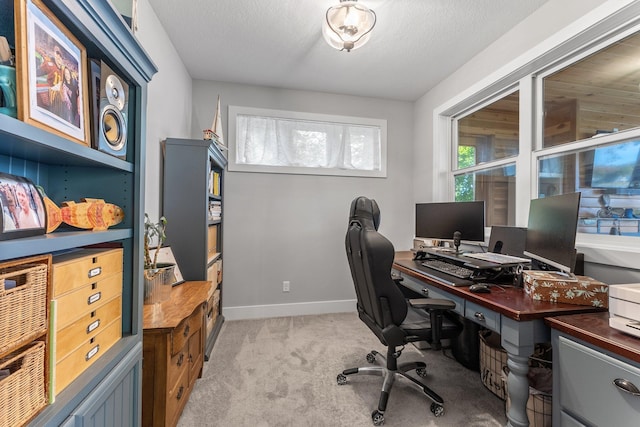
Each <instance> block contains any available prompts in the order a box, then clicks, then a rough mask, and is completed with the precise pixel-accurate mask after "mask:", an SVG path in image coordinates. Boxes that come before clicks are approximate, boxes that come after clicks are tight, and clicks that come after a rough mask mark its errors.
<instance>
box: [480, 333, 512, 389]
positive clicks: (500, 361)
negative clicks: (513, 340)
mask: <svg viewBox="0 0 640 427" xmlns="http://www.w3.org/2000/svg"><path fill="white" fill-rule="evenodd" d="M479 336H480V379H481V380H482V384H484V386H485V387H486V388H488V389H489V391H491V393H493V394H495V395H496V396H498V397H499V398H500V399H502V400H504V399H505V398H506V391H505V387H504V382H503V380H502V375H503V374H502V373H503V368H506V367H507V352H506V351H505V350H504V349H503V348H502V346H501V345H500V335H498V334H496V333H495V332H491V331H487V330H483V331H480V332H479Z"/></svg>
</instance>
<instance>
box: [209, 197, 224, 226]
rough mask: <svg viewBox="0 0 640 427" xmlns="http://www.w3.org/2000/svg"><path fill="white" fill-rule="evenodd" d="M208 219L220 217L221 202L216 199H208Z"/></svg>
mask: <svg viewBox="0 0 640 427" xmlns="http://www.w3.org/2000/svg"><path fill="white" fill-rule="evenodd" d="M208 216H209V221H213V220H216V219H220V218H221V217H222V202H220V201H218V200H210V201H209V214H208Z"/></svg>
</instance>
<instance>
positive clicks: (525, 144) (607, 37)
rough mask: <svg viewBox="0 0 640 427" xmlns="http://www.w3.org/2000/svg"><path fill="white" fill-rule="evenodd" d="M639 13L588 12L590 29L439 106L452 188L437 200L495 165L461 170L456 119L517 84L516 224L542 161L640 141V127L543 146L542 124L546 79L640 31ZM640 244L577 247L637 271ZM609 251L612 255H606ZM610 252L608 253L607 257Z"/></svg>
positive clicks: (558, 40) (605, 238) (606, 240)
mask: <svg viewBox="0 0 640 427" xmlns="http://www.w3.org/2000/svg"><path fill="white" fill-rule="evenodd" d="M639 15H640V2H629V4H626V5H624V6H621V7H619V8H618V9H617V10H616V11H615V12H613V13H611V12H609V11H605V10H604V9H600V10H596V11H595V12H592V13H590V14H588V15H587V18H583V21H584V23H583V25H584V28H580V29H579V28H577V27H576V26H575V25H574V26H571V27H568V28H567V29H565V30H563V31H561V32H559V33H558V34H556V35H554V36H553V37H550V38H549V39H547V40H545V41H544V42H542V43H541V44H540V45H538V46H536V47H535V48H533V49H531V50H530V51H528V52H526V53H525V54H523V55H522V56H521V57H518V58H516V59H515V60H513V61H512V62H510V63H509V64H507V66H505V67H503V68H502V69H501V70H500V71H499V72H496V73H494V74H491V75H489V76H488V77H486V78H484V79H482V80H481V81H479V82H478V83H477V84H475V85H473V86H472V87H471V88H469V89H467V90H466V91H464V92H462V93H460V94H459V95H458V96H455V97H453V98H452V99H450V100H449V101H448V102H446V103H444V104H442V105H441V106H439V107H437V108H435V109H434V112H433V125H434V126H433V137H434V141H447V142H448V143H447V144H434V145H433V154H434V174H437V175H440V176H443V177H446V186H440V187H434V197H435V199H436V200H453V198H454V197H455V180H454V175H459V174H461V173H463V172H471V171H472V170H474V169H479V168H484V166H487V167H488V166H489V163H486V164H482V165H481V166H478V167H474V168H465V169H456V165H457V164H456V159H455V157H456V156H457V132H456V128H455V126H454V125H453V122H454V120H455V118H456V117H460V116H461V115H462V114H469V112H470V111H473V110H474V109H475V108H480V106H481V105H482V104H483V103H484V104H486V102H487V100H488V99H495V97H496V96H499V95H500V94H502V93H504V92H505V91H506V90H508V88H509V87H514V86H515V87H517V88H519V90H520V143H519V154H518V156H517V157H516V158H515V161H516V225H520V226H526V225H527V222H528V215H529V201H530V200H531V198H532V195H537V194H538V160H539V158H540V157H543V156H548V155H550V154H556V153H558V154H559V153H563V152H570V151H573V150H576V149H578V148H583V147H588V146H596V145H600V144H604V143H613V142H622V141H625V140H629V139H633V138H637V137H640V128H634V129H629V130H624V131H620V132H617V133H614V134H611V135H606V136H602V137H600V138H594V139H595V140H597V141H591V140H580V141H576V142H572V143H567V144H563V145H559V146H554V147H548V148H542V144H543V134H544V132H543V129H542V125H541V124H542V120H541V118H542V114H543V105H542V100H543V97H542V80H541V77H542V76H544V75H546V73H552V72H553V71H555V70H558V69H560V68H562V67H565V66H567V65H570V64H572V63H575V62H577V61H579V60H580V59H582V58H584V57H586V56H588V55H590V54H591V53H594V52H596V51H598V50H600V49H602V48H604V47H606V46H608V45H610V44H611V43H614V42H616V41H617V40H620V39H622V38H624V37H626V36H628V35H631V34H633V33H638V32H640V16H639ZM439 145H440V146H439ZM511 159H513V157H511ZM438 164H441V165H448V168H446V166H445V167H440V168H438V167H437V165H438ZM491 166H495V163H493V162H491ZM446 169H448V170H446ZM526 183H529V185H527V184H526ZM637 245H638V238H637V237H632V236H609V235H602V234H589V233H578V234H577V237H576V246H577V247H578V246H579V247H580V249H581V251H583V252H585V255H586V256H587V257H589V256H593V257H594V258H595V257H599V258H602V259H600V260H598V262H599V263H600V262H601V263H604V264H614V265H619V266H623V267H631V268H636V267H635V263H636V262H635V261H634V259H635V256H634V255H635V253H636V252H637ZM604 249H606V251H603V250H604ZM604 252H607V254H606V256H604V255H605V253H604ZM630 255H631V256H630ZM603 256H604V257H603Z"/></svg>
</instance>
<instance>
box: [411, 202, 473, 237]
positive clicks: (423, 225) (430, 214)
mask: <svg viewBox="0 0 640 427" xmlns="http://www.w3.org/2000/svg"><path fill="white" fill-rule="evenodd" d="M455 232H459V233H460V240H463V241H468V242H484V201H483V200H477V201H472V202H436V203H417V204H416V237H422V238H425V239H442V240H452V239H453V238H454V237H453V235H454V233H455Z"/></svg>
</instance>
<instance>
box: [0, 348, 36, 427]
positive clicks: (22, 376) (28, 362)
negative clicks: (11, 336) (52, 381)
mask: <svg viewBox="0 0 640 427" xmlns="http://www.w3.org/2000/svg"><path fill="white" fill-rule="evenodd" d="M44 369H45V344H44V342H43V341H34V342H32V343H31V344H29V345H27V346H26V347H22V348H21V349H19V350H16V351H14V352H12V353H10V354H8V355H7V356H5V357H3V358H2V359H0V371H5V372H6V371H7V370H8V371H9V376H7V377H2V379H0V402H2V403H0V427H17V426H21V425H23V424H25V423H26V422H28V421H29V420H30V419H31V418H32V417H33V416H35V415H36V414H37V413H38V412H39V411H40V410H41V409H42V408H44V407H45V406H46V404H47V400H46V388H45V375H44Z"/></svg>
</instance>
